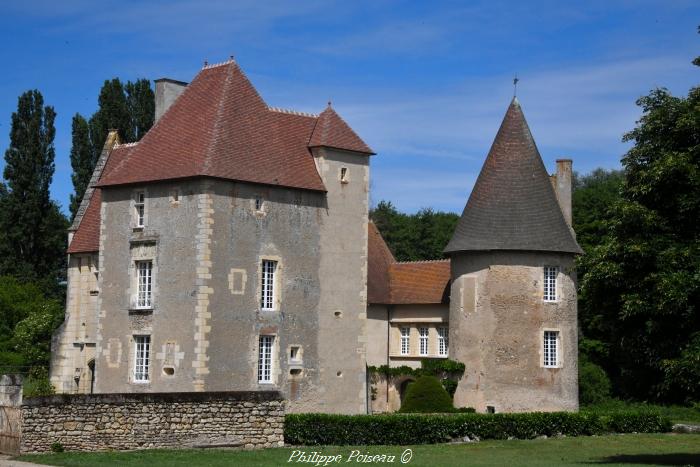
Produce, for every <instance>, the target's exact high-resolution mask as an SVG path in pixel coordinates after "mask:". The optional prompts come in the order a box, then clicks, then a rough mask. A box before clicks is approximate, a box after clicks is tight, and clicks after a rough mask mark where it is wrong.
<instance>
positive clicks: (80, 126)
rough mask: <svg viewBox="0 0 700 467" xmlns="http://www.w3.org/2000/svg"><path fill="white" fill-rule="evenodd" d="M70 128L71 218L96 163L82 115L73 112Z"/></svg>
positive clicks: (85, 121)
mask: <svg viewBox="0 0 700 467" xmlns="http://www.w3.org/2000/svg"><path fill="white" fill-rule="evenodd" d="M72 130H73V131H72V146H71V150H70V165H71V167H72V168H73V174H72V175H71V180H72V181H73V188H74V190H75V194H71V195H70V213H71V218H73V217H75V213H76V212H77V211H78V207H79V206H80V201H81V200H82V199H83V194H85V190H86V189H87V187H88V184H89V183H90V177H92V171H93V170H94V168H95V163H96V161H95V152H94V150H93V147H92V144H91V142H90V127H89V125H88V122H87V120H85V118H84V117H83V116H82V115H80V114H75V115H74V116H73V124H72Z"/></svg>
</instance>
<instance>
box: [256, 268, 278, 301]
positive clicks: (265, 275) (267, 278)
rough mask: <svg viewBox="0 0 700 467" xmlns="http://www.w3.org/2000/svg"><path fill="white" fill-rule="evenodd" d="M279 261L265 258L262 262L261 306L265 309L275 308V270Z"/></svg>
mask: <svg viewBox="0 0 700 467" xmlns="http://www.w3.org/2000/svg"><path fill="white" fill-rule="evenodd" d="M276 270H277V261H270V260H266V259H265V260H263V262H262V284H261V285H262V287H261V288H260V290H261V294H260V308H261V309H263V310H274V309H275V271H276Z"/></svg>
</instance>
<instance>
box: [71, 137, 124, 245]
mask: <svg viewBox="0 0 700 467" xmlns="http://www.w3.org/2000/svg"><path fill="white" fill-rule="evenodd" d="M135 147H136V145H134V144H124V145H120V146H119V145H118V146H115V147H114V148H113V149H112V150H111V151H110V153H109V155H108V156H107V161H106V163H105V166H104V169H102V174H101V176H102V177H104V176H105V175H106V174H108V173H109V172H110V171H111V170H113V169H114V167H116V166H118V165H119V163H120V162H121V161H122V160H123V159H124V158H125V157H126V156H127V155H128V154H129V153H130V152H131V151H132V150H133V149H134V148H135ZM101 205H102V190H101V189H100V188H95V189H94V191H93V192H92V195H91V197H90V200H89V204H88V206H87V209H86V210H85V213H84V214H83V216H82V218H81V219H80V223H79V225H78V227H77V230H76V231H75V234H73V240H71V242H70V245H68V253H69V254H73V253H92V252H96V251H99V250H100V223H101V217H100V216H101V213H100V210H101V207H102V206H101Z"/></svg>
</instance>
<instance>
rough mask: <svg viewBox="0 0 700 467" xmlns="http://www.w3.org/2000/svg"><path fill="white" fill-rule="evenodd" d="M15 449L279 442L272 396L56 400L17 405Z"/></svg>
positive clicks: (279, 416)
mask: <svg viewBox="0 0 700 467" xmlns="http://www.w3.org/2000/svg"><path fill="white" fill-rule="evenodd" d="M22 425H23V426H22V442H21V448H20V449H21V452H22V453H29V452H46V451H49V450H50V449H51V445H52V444H53V443H60V444H61V445H62V446H63V447H64V448H65V449H66V450H67V451H101V450H133V449H150V448H186V447H243V448H246V449H252V448H263V447H275V446H282V445H283V444H284V436H283V428H284V400H282V398H281V396H280V393H279V392H277V391H260V392H253V391H249V392H217V393H212V392H205V393H151V394H97V395H57V396H49V397H37V398H31V399H26V400H25V401H24V404H23V405H22Z"/></svg>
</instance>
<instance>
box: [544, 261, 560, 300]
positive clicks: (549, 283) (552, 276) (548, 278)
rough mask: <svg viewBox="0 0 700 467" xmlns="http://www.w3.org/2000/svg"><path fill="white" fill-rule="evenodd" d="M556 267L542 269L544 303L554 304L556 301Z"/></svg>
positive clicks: (557, 269)
mask: <svg viewBox="0 0 700 467" xmlns="http://www.w3.org/2000/svg"><path fill="white" fill-rule="evenodd" d="M558 272H559V268H557V267H556V266H545V267H544V301H545V302H554V301H556V300H557V273H558Z"/></svg>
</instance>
